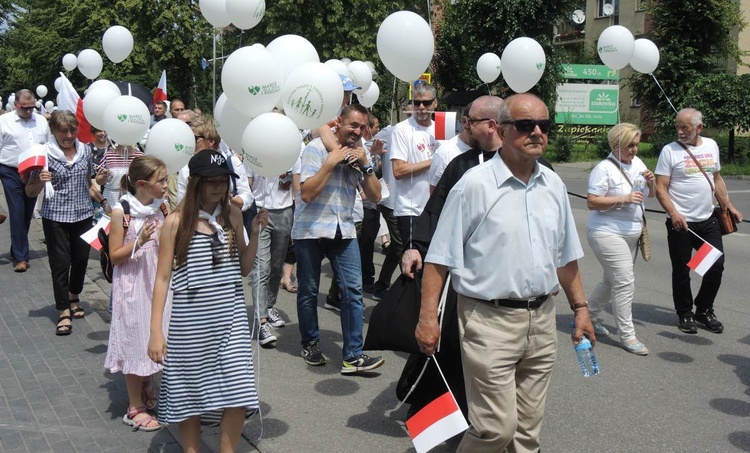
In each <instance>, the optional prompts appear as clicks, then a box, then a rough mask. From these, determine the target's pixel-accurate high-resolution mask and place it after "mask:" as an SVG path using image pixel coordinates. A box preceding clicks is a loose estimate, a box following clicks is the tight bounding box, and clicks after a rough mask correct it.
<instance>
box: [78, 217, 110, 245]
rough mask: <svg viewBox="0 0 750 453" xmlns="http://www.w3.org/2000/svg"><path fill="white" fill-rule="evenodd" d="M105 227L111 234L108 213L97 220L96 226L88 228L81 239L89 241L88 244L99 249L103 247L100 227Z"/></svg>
mask: <svg viewBox="0 0 750 453" xmlns="http://www.w3.org/2000/svg"><path fill="white" fill-rule="evenodd" d="M100 228H103V229H104V231H105V232H106V233H107V234H109V217H107V216H106V215H104V216H102V218H101V219H99V221H98V222H96V225H94V228H92V229H90V230H88V231H87V232H85V233H83V234H82V235H81V239H83V240H84V241H86V242H88V244H89V245H90V246H91V247H93V248H94V249H95V250H96V251H99V250H101V249H102V243H101V242H99V235H98V233H99V229H100Z"/></svg>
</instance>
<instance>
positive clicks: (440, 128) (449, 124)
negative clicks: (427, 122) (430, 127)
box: [435, 112, 456, 140]
mask: <svg viewBox="0 0 750 453" xmlns="http://www.w3.org/2000/svg"><path fill="white" fill-rule="evenodd" d="M455 136H456V112H435V140H449V139H451V138H453V137H455Z"/></svg>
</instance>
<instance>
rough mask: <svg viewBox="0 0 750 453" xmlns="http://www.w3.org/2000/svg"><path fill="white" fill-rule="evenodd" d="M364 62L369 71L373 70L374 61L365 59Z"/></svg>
mask: <svg viewBox="0 0 750 453" xmlns="http://www.w3.org/2000/svg"><path fill="white" fill-rule="evenodd" d="M365 64H366V65H367V67H368V68H370V72H375V63H373V62H372V61H365Z"/></svg>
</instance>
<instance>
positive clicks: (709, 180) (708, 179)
mask: <svg viewBox="0 0 750 453" xmlns="http://www.w3.org/2000/svg"><path fill="white" fill-rule="evenodd" d="M677 144H678V145H680V146H682V149H684V150H685V151H687V153H688V154H689V155H690V158H691V159H693V162H695V165H697V166H698V169H699V170H700V171H701V173H703V176H705V177H706V181H708V185H709V186H711V193H714V183H713V182H712V181H711V178H709V177H708V174H707V173H706V170H704V169H703V165H701V163H700V162H698V159H696V158H695V156H694V155H693V153H692V152H690V149H688V147H687V146H685V144H684V143H682V142H681V141H677Z"/></svg>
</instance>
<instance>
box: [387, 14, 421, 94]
mask: <svg viewBox="0 0 750 453" xmlns="http://www.w3.org/2000/svg"><path fill="white" fill-rule="evenodd" d="M377 43H378V55H379V56H380V61H382V62H383V64H384V65H385V67H386V68H387V69H388V70H389V71H391V73H393V75H395V76H396V77H398V78H399V79H401V80H403V81H404V82H413V81H415V80H417V79H418V78H419V77H420V76H421V75H422V73H424V71H425V70H426V69H427V67H428V66H429V64H430V60H432V55H433V53H434V52H435V38H434V37H433V36H432V30H431V29H430V26H429V25H427V22H425V20H424V19H423V18H422V16H420V15H418V14H416V13H413V12H411V11H398V12H396V13H393V14H391V15H390V16H388V17H386V18H385V20H384V21H383V23H382V24H380V28H379V29H378V40H377Z"/></svg>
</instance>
